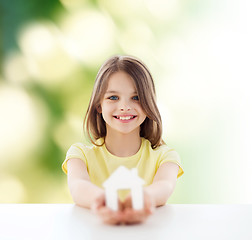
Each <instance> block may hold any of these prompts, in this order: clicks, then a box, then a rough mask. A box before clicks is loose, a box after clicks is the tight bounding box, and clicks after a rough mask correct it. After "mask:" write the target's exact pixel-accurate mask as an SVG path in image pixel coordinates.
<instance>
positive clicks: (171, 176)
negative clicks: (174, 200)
mask: <svg viewBox="0 0 252 240" xmlns="http://www.w3.org/2000/svg"><path fill="white" fill-rule="evenodd" d="M178 171H179V166H178V165H177V164H175V163H172V162H166V163H163V164H162V165H161V166H160V167H159V168H158V170H157V172H156V175H155V177H154V180H153V182H152V184H151V185H149V186H147V187H146V188H145V191H146V192H147V193H148V194H149V195H150V197H151V198H152V199H153V200H154V203H155V206H156V207H158V206H162V205H165V204H166V202H167V200H168V198H169V197H170V196H171V194H172V192H173V190H174V188H175V186H176V182H177V175H178Z"/></svg>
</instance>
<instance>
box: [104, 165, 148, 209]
mask: <svg viewBox="0 0 252 240" xmlns="http://www.w3.org/2000/svg"><path fill="white" fill-rule="evenodd" d="M143 184H144V180H143V179H142V178H140V177H139V176H138V174H137V169H136V168H133V169H131V170H129V169H127V168H126V167H124V166H120V167H118V168H117V169H116V170H115V171H114V172H113V173H112V174H111V175H110V177H109V178H108V179H107V180H106V181H105V182H104V183H103V186H104V188H105V198H106V206H107V207H109V208H110V209H112V210H114V211H117V210H118V193H117V191H118V190H124V189H130V190H131V197H132V207H133V208H134V209H135V210H140V209H142V208H143V187H142V186H143Z"/></svg>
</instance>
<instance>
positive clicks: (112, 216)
mask: <svg viewBox="0 0 252 240" xmlns="http://www.w3.org/2000/svg"><path fill="white" fill-rule="evenodd" d="M98 215H99V216H100V217H101V219H102V221H103V222H104V223H106V224H112V225H115V224H120V223H121V222H122V221H121V217H120V212H117V211H112V210H110V209H108V208H106V207H104V208H101V209H100V210H99V213H98Z"/></svg>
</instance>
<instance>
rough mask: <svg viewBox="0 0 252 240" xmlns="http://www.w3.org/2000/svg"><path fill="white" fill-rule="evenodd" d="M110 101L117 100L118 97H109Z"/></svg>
mask: <svg viewBox="0 0 252 240" xmlns="http://www.w3.org/2000/svg"><path fill="white" fill-rule="evenodd" d="M108 99H110V100H117V99H118V97H117V96H111V97H109V98H108Z"/></svg>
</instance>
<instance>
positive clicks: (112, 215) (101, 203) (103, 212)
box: [91, 193, 123, 225]
mask: <svg viewBox="0 0 252 240" xmlns="http://www.w3.org/2000/svg"><path fill="white" fill-rule="evenodd" d="M118 201H119V200H118ZM122 209H123V207H122V203H121V202H120V201H119V210H118V211H113V210H111V209H110V208H108V207H107V206H106V204H105V193H102V194H101V195H99V196H98V197H97V198H96V199H95V201H94V203H93V204H92V206H91V210H92V211H93V212H94V213H95V214H97V215H98V216H99V217H100V218H101V219H102V221H103V222H104V223H106V224H111V225H118V224H121V223H122V222H123V217H122Z"/></svg>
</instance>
